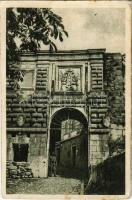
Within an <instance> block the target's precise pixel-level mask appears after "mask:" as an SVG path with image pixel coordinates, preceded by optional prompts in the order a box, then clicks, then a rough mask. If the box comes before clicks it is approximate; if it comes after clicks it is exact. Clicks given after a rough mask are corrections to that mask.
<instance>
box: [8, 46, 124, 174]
mask: <svg viewBox="0 0 132 200" xmlns="http://www.w3.org/2000/svg"><path fill="white" fill-rule="evenodd" d="M109 60H114V61H116V62H117V63H116V65H115V67H114V68H115V69H117V70H116V72H118V74H117V75H118V77H120V79H119V80H120V87H121V85H122V84H123V75H122V74H121V73H120V72H121V70H122V69H121V67H122V63H121V54H120V53H113V54H110V53H106V51H105V49H88V50H74V51H58V52H56V53H49V52H48V51H38V52H37V53H36V54H33V53H30V52H27V53H23V54H22V55H21V62H20V68H21V69H22V70H23V71H24V80H23V82H20V92H21V94H22V97H23V100H20V98H19V97H20V95H18V92H15V91H14V89H13V85H14V81H15V80H12V79H11V78H8V79H7V94H6V95H7V166H9V165H11V164H13V165H15V166H17V167H18V166H21V167H23V168H24V169H25V170H26V172H25V175H24V176H26V177H28V175H29V176H33V177H47V176H48V175H49V157H50V155H51V154H52V153H53V152H55V154H56V156H57V165H58V166H59V167H60V168H62V167H66V168H67V169H73V168H74V169H77V170H82V169H86V173H88V168H89V166H91V165H96V164H98V163H100V162H101V161H103V160H104V159H105V158H107V156H108V155H109V148H108V138H109V125H110V121H109V120H107V119H109V101H108V99H109V96H108V88H109V87H110V85H109V83H106V79H105V75H106V71H107V68H108V67H109V66H111V67H113V66H112V64H110V62H109ZM122 87H123V86H122ZM117 90H118V91H119V89H117ZM111 91H112V90H111ZM121 91H122V90H121ZM19 94H20V93H19ZM117 97H118V95H117ZM120 99H121V97H120V98H119V100H120ZM122 101H123V100H122ZM114 105H116V101H115V104H114ZM120 105H121V104H120ZM122 105H123V103H122ZM122 108H123V106H122ZM113 109H114V108H113ZM116 112H117V116H118V109H117V111H116ZM123 113H124V110H122V111H121V113H120V114H119V118H120V120H121V119H123V116H124V115H123ZM115 118H116V117H115ZM115 118H114V115H113V116H112V119H113V120H114V119H115ZM105 121H107V123H104V122H105ZM108 122H109V123H108ZM105 124H108V125H105ZM28 172H29V173H28ZM23 174H24V172H23Z"/></svg>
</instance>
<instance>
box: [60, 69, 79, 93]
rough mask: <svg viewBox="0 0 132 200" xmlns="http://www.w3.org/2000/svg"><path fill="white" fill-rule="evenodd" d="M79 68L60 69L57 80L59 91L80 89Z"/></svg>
mask: <svg viewBox="0 0 132 200" xmlns="http://www.w3.org/2000/svg"><path fill="white" fill-rule="evenodd" d="M79 72H80V69H79V71H78V69H71V68H69V69H66V70H60V73H59V80H60V87H59V89H60V90H61V91H67V92H70V91H71V92H72V91H79V90H80V73H79Z"/></svg>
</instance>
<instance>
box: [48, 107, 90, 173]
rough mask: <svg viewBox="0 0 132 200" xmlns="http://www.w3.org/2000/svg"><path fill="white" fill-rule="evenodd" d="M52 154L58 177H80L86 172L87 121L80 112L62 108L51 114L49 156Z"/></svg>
mask: <svg viewBox="0 0 132 200" xmlns="http://www.w3.org/2000/svg"><path fill="white" fill-rule="evenodd" d="M52 153H55V155H56V158H57V173H58V174H59V175H63V176H67V175H70V176H82V175H84V173H85V172H87V167H88V121H87V119H86V117H85V116H84V114H83V113H82V112H81V111H79V110H77V109H74V108H63V109H60V110H59V111H56V112H55V113H54V114H53V116H52V118H51V124H50V143H49V155H52ZM82 172H83V173H82ZM67 173H68V174H67Z"/></svg>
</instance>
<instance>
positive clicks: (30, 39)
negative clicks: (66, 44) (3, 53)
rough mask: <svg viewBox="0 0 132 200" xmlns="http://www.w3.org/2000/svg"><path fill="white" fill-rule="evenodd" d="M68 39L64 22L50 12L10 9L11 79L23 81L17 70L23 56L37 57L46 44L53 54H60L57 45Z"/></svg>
mask: <svg viewBox="0 0 132 200" xmlns="http://www.w3.org/2000/svg"><path fill="white" fill-rule="evenodd" d="M64 35H65V36H67V37H68V33H67V31H66V30H65V27H64V25H63V22H62V18H61V17H60V16H58V15H56V14H55V13H54V12H52V11H51V9H49V8H8V9H7V42H6V43H7V75H10V77H13V78H16V79H17V80H18V81H20V80H22V78H23V75H22V74H20V72H19V71H18V70H16V69H18V64H17V63H18V62H19V55H20V53H21V52H25V51H26V52H27V51H31V52H34V53H36V52H37V51H38V50H39V49H40V48H41V46H42V44H43V45H48V46H49V50H50V52H53V51H57V47H56V45H55V41H56V40H57V39H58V40H59V41H61V42H62V41H63V36H64ZM10 70H13V72H11V71H10ZM14 71H15V72H14Z"/></svg>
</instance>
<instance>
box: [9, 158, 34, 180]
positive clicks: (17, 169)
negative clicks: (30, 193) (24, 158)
mask: <svg viewBox="0 0 132 200" xmlns="http://www.w3.org/2000/svg"><path fill="white" fill-rule="evenodd" d="M6 176H7V178H15V179H16V178H32V177H33V173H32V169H31V168H30V166H29V163H26V162H17V163H16V162H10V161H8V162H7V171H6Z"/></svg>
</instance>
